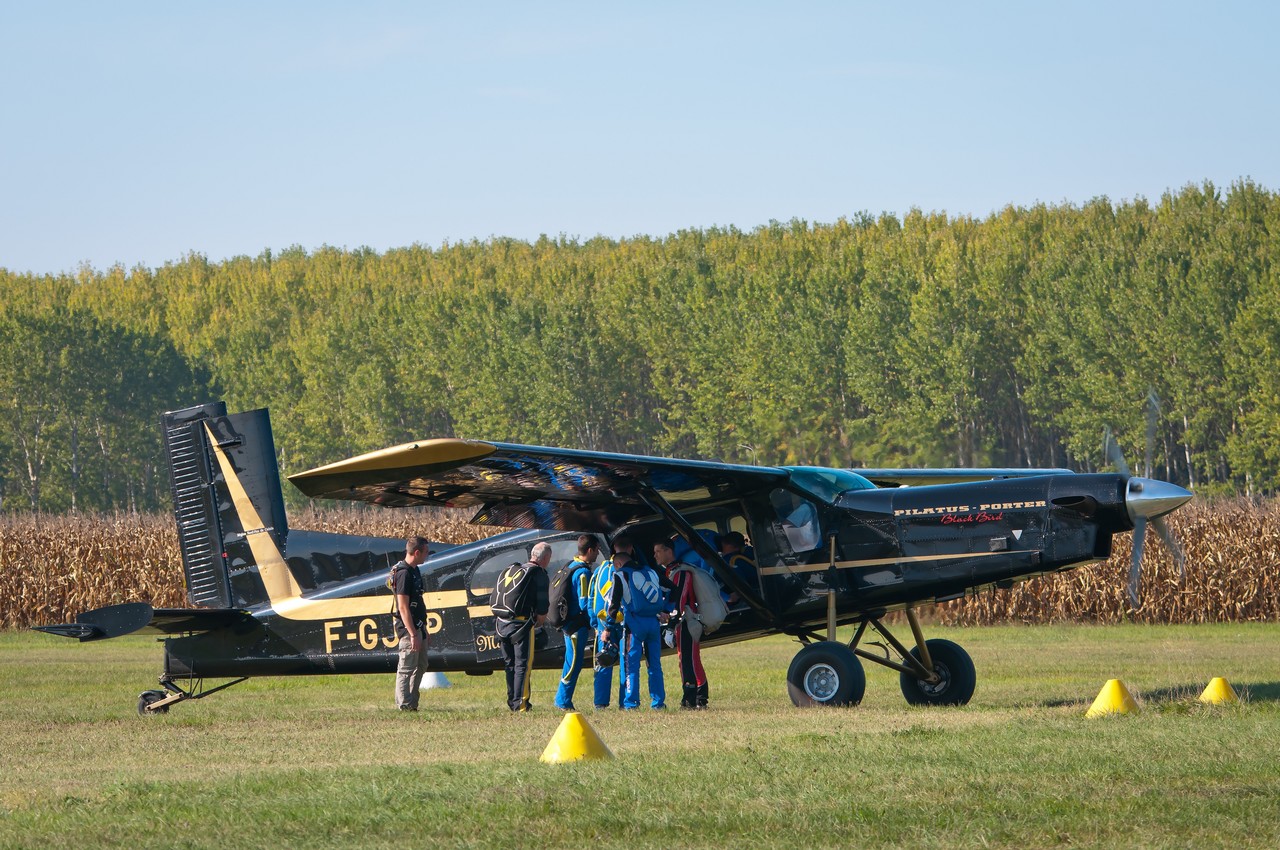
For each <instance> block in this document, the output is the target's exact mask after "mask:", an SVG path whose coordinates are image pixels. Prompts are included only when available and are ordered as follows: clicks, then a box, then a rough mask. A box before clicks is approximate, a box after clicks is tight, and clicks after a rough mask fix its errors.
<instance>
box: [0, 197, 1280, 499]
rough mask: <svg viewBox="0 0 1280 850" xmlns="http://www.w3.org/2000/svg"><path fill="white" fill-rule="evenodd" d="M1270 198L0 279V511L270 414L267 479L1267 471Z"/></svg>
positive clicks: (129, 483)
mask: <svg viewBox="0 0 1280 850" xmlns="http://www.w3.org/2000/svg"><path fill="white" fill-rule="evenodd" d="M1277 260H1280V196H1277V194H1276V193H1275V192H1272V191H1269V190H1267V189H1265V188H1262V187H1259V186H1257V185H1255V184H1253V183H1252V182H1250V181H1240V182H1237V183H1235V184H1232V185H1231V187H1230V188H1229V189H1228V190H1227V191H1225V192H1223V191H1221V190H1219V189H1218V188H1216V187H1215V186H1213V185H1212V184H1209V183H1205V184H1203V185H1199V186H1187V187H1185V188H1184V189H1182V190H1181V191H1179V192H1176V193H1175V192H1170V193H1166V194H1165V195H1164V196H1163V197H1162V198H1161V199H1160V200H1159V201H1158V202H1156V203H1151V202H1148V201H1146V200H1143V199H1138V200H1134V201H1126V202H1122V203H1115V202H1112V201H1110V200H1108V199H1106V198H1098V199H1095V200H1093V201H1090V202H1088V203H1086V204H1083V205H1081V206H1075V205H1070V204H1063V205H1043V204H1040V205H1035V206H1032V207H1025V208H1024V207H1013V206H1010V207H1007V208H1005V209H1004V210H1002V211H1000V212H998V213H995V214H993V215H990V216H988V217H987V218H985V219H976V218H970V217H964V216H959V217H950V216H947V215H945V214H942V213H924V212H921V211H919V210H912V211H911V212H909V213H907V214H906V215H904V216H901V217H898V216H894V215H888V214H885V215H880V216H872V215H869V214H859V215H855V216H851V217H849V218H845V219H841V220H839V221H837V222H835V223H831V224H811V223H808V222H805V221H800V220H793V221H789V222H772V223H770V224H769V225H767V226H762V227H758V228H756V229H754V230H751V231H742V230H738V229H736V228H710V229H705V230H702V229H691V230H683V231H680V232H677V233H674V234H670V235H668V236H665V237H660V238H659V237H648V236H638V237H634V238H629V239H622V240H613V239H606V238H594V239H587V240H578V239H569V238H565V237H560V238H547V237H543V238H540V239H538V240H537V241H535V242H532V243H530V242H526V241H520V240H514V239H503V238H493V239H489V240H487V241H483V242H479V241H472V242H464V243H458V244H445V245H442V246H440V247H427V246H422V245H413V246H410V247H406V248H398V249H392V250H388V251H386V252H384V253H379V252H376V251H373V250H371V249H367V248H360V249H356V250H346V249H337V248H330V247H323V248H320V249H317V250H315V251H311V252H308V251H306V250H304V249H301V248H291V249H289V250H285V251H281V252H272V251H264V252H263V253H262V254H260V255H258V256H257V257H235V258H232V259H229V260H225V261H222V262H210V261H209V260H208V259H207V258H205V257H204V256H201V255H199V254H195V253H193V254H190V255H188V256H186V257H184V258H182V259H180V260H177V261H173V262H170V263H166V264H165V265H164V266H163V267H161V268H156V269H151V268H146V267H142V266H139V267H135V268H133V269H128V270H126V269H125V268H123V267H118V266H117V267H113V268H110V269H106V270H96V269H92V268H88V267H84V268H81V269H80V270H79V271H78V272H77V273H75V274H61V275H31V274H17V273H13V272H9V271H6V270H4V269H0V506H2V507H3V509H5V510H24V509H33V508H34V509H39V510H44V511H61V510H66V509H71V508H78V509H95V510H101V509H119V508H138V509H151V508H156V507H164V506H166V505H167V504H168V496H167V486H168V484H167V479H166V477H165V476H166V473H165V470H164V465H163V461H162V451H161V449H160V442H159V435H158V424H157V423H158V418H159V414H160V413H161V412H162V411H163V410H166V409H176V408H178V407H183V406H187V405H190V404H194V403H198V402H202V401H207V400H210V399H213V398H225V399H226V401H227V403H228V405H229V406H230V407H231V408H232V409H248V408H251V407H258V406H269V407H270V408H271V412H272V419H273V424H274V426H275V431H276V442H277V449H278V451H279V453H280V460H281V467H282V470H283V471H284V472H285V473H286V474H287V473H292V472H296V471H301V470H304V469H307V468H310V467H312V466H315V465H319V464H322V463H328V462H331V461H334V460H337V459H340V458H343V457H347V456H350V455H353V454H358V453H361V452H365V451H369V450H373V449H377V448H382V447H384V446H388V445H392V444H395V443H399V442H404V441H407V440H411V439H416V438H422V437H430V436H450V435H457V436H461V437H469V438H481V439H493V440H504V441H512V442H526V443H537V444H543V445H562V446H573V447H581V448H588V449H597V450H605V451H624V452H633V453H639V454H660V455H675V456H683V457H697V458H709V459H718V460H724V461H732V462H745V463H760V464H814V465H835V466H861V465H867V466H919V465H929V466H952V465H960V466H985V465H996V466H1020V465H1034V466H1068V467H1071V468H1075V469H1079V470H1094V469H1099V468H1103V467H1105V465H1106V464H1105V461H1104V459H1103V456H1102V447H1101V443H1102V432H1103V428H1104V426H1107V425H1109V426H1110V427H1111V428H1112V429H1113V430H1114V431H1115V433H1116V434H1117V436H1118V438H1119V441H1120V443H1121V445H1122V447H1123V449H1124V451H1125V453H1126V455H1127V456H1128V458H1129V461H1130V464H1131V465H1132V466H1135V467H1137V466H1139V465H1140V460H1141V457H1142V455H1143V454H1144V452H1145V443H1146V425H1145V417H1146V402H1145V399H1146V398H1147V396H1148V393H1149V391H1151V390H1154V392H1155V394H1156V396H1157V397H1158V398H1159V400H1160V407H1159V415H1158V421H1157V429H1156V437H1155V441H1154V445H1153V452H1152V457H1153V461H1154V466H1155V469H1154V470H1153V473H1154V474H1156V475H1158V476H1160V477H1163V478H1166V479H1168V480H1173V481H1177V482H1180V483H1184V484H1190V485H1191V486H1193V487H1195V488H1197V489H1198V490H1199V491H1201V492H1206V493H1247V494H1257V493H1268V492H1271V491H1273V490H1274V489H1275V488H1276V485H1277V480H1278V476H1280V382H1277V379H1276V377H1275V376H1276V375H1277V373H1278V372H1280V280H1277V272H1276V269H1277Z"/></svg>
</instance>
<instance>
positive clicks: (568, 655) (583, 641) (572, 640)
mask: <svg viewBox="0 0 1280 850" xmlns="http://www.w3.org/2000/svg"><path fill="white" fill-rule="evenodd" d="M599 554H600V541H599V540H598V539H597V538H596V536H595V535H594V534H583V535H580V536H579V537H578V554H577V555H576V556H575V557H574V559H573V560H572V561H570V562H569V586H568V587H566V588H565V589H564V594H565V599H566V600H568V599H569V598H570V596H572V598H573V601H576V602H577V609H576V610H571V613H570V615H569V619H567V620H566V621H565V623H564V626H563V627H562V628H561V631H562V632H564V669H563V670H561V671H560V687H559V688H557V689H556V708H558V709H560V710H562V711H573V710H574V709H573V693H574V691H575V690H576V689H577V687H578V675H579V674H580V673H581V672H582V664H583V661H584V660H585V659H586V652H587V639H588V638H589V637H590V636H591V622H590V620H589V619H588V618H587V614H586V612H587V610H588V605H589V603H590V585H591V567H592V565H593V564H595V562H596V557H597V556H598V555H599Z"/></svg>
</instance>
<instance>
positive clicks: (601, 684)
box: [586, 558, 627, 708]
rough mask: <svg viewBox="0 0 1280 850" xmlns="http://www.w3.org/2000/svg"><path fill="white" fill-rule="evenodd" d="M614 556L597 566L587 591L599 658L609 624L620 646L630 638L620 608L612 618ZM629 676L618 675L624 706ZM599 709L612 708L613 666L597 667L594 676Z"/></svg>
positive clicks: (620, 699)
mask: <svg viewBox="0 0 1280 850" xmlns="http://www.w3.org/2000/svg"><path fill="white" fill-rule="evenodd" d="M613 574H614V569H613V559H612V558H609V559H608V560H606V561H604V562H603V563H602V564H600V566H598V567H596V569H595V572H593V573H592V574H591V584H590V588H589V590H588V592H587V596H588V598H589V600H590V602H589V604H588V607H587V609H586V610H587V611H588V612H589V613H590V614H591V618H592V625H593V626H595V629H596V650H595V651H596V657H599V654H600V651H601V650H602V649H604V639H603V635H604V630H605V626H607V625H612V626H613V636H614V639H615V640H616V641H617V642H618V645H619V646H625V645H626V639H625V637H624V636H623V634H622V612H621V611H618V612H616V614H615V615H614V617H613V618H612V619H609V615H608V608H609V600H610V598H611V597H612V596H613ZM626 684H627V681H626V677H624V676H619V677H618V705H619V706H621V705H622V697H623V694H624V692H625V688H626ZM594 686H595V695H594V696H595V699H594V704H595V707H596V708H608V707H609V697H610V692H611V691H612V690H613V668H612V667H601V666H599V665H598V664H597V665H596V666H595V676H594Z"/></svg>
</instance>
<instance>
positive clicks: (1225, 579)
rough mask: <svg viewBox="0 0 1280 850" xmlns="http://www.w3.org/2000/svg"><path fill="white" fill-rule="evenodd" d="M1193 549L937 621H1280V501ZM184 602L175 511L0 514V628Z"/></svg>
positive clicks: (1221, 520)
mask: <svg viewBox="0 0 1280 850" xmlns="http://www.w3.org/2000/svg"><path fill="white" fill-rule="evenodd" d="M290 524H291V525H292V526H293V527H296V528H315V529H323V530H325V531H333V532H338V533H345V534H365V535H373V536H378V537H406V536H408V535H411V534H423V535H425V536H426V537H428V538H429V539H431V540H438V541H442V542H446V543H466V542H470V541H473V540H478V539H480V538H482V537H485V536H487V535H488V534H491V533H492V532H493V529H485V528H481V527H477V526H472V525H469V524H467V522H466V521H465V515H463V514H461V513H452V514H451V513H445V512H439V513H430V512H417V511H369V510H359V509H330V510H314V509H313V510H307V511H303V512H301V513H300V514H298V515H296V516H294V517H292V518H291V522H290ZM1169 525H1170V527H1171V528H1172V530H1173V532H1174V534H1175V536H1176V537H1177V538H1178V540H1179V541H1180V542H1181V544H1182V546H1183V548H1184V550H1185V551H1186V556H1187V564H1186V575H1185V577H1184V578H1183V579H1181V580H1180V577H1179V575H1178V570H1177V567H1176V566H1175V565H1174V561H1173V559H1172V558H1171V557H1170V555H1169V553H1168V552H1167V551H1166V550H1165V548H1164V546H1163V544H1162V543H1161V542H1160V541H1159V539H1158V538H1157V537H1156V535H1155V534H1154V533H1149V534H1148V536H1147V541H1146V552H1145V557H1144V562H1143V572H1142V602H1143V604H1142V607H1141V608H1140V609H1139V610H1137V611H1132V610H1130V608H1129V604H1128V600H1127V598H1126V596H1125V585H1126V582H1127V580H1128V572H1129V554H1130V546H1131V545H1132V535H1129V534H1125V535H1120V536H1118V537H1116V538H1115V548H1114V552H1113V554H1112V556H1111V558H1110V559H1109V560H1108V561H1107V562H1106V563H1105V564H1098V565H1096V566H1092V567H1083V568H1080V569H1076V570H1072V571H1070V572H1066V573H1060V574H1056V575H1051V576H1045V577H1043V578H1039V579H1035V580H1032V581H1028V582H1024V583H1021V584H1018V585H1016V586H1014V587H1013V588H1010V589H1008V590H994V591H991V592H988V593H982V594H978V595H976V596H974V597H971V598H968V599H962V600H956V601H953V602H948V603H944V604H941V605H938V606H936V607H935V609H934V611H933V612H931V616H930V617H929V619H930V620H932V621H934V622H940V623H945V624H957V625H960V624H964V625H978V624H987V623H1001V622H1023V623H1047V622H1061V621H1079V622H1100V623H1111V622H1119V621H1122V620H1134V621H1138V622H1149V623H1202V622H1223V621H1242V620H1276V619H1280V502H1273V503H1269V504H1266V505H1263V506H1257V505H1253V504H1250V503H1246V502H1226V503H1218V504H1213V505H1197V504H1191V505H1188V506H1187V507H1185V508H1183V509H1182V510H1180V511H1178V512H1177V513H1175V514H1173V515H1171V516H1170V517H1169ZM139 601H147V602H150V603H151V604H152V605H154V606H156V607H157V608H163V607H183V606H184V605H186V595H185V588H184V587H183V578H182V558H181V556H180V554H179V553H178V540H177V534H176V532H175V530H174V523H173V517H172V516H171V515H169V514H141V515H140V514H114V515H84V514H80V515H61V516H48V515H39V514H36V515H9V516H4V517H0V628H5V629H18V628H27V627H30V626H33V625H44V624H49V623H65V622H71V621H72V620H74V619H75V616H76V614H77V613H80V612H82V611H87V610H89V609H92V608H98V607H101V606H104V605H114V604H118V603H121V602H139Z"/></svg>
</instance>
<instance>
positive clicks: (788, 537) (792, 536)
mask: <svg viewBox="0 0 1280 850" xmlns="http://www.w3.org/2000/svg"><path fill="white" fill-rule="evenodd" d="M780 495H784V496H786V498H787V500H788V502H789V503H790V506H789V507H788V508H787V511H786V515H785V516H784V515H783V512H782V511H781V510H779V507H778V501H777V500H778V497H779V496H780ZM806 496H808V493H807V492H806V491H804V490H800V489H793V488H791V487H775V488H774V489H773V490H772V491H770V493H769V504H770V506H771V508H772V510H773V514H774V523H775V525H776V526H777V528H778V529H779V530H780V531H781V532H782V534H781V537H780V539H781V540H785V541H786V542H787V546H789V547H790V549H791V553H792V554H793V555H804V554H806V553H808V552H813V551H815V550H816V549H818V548H819V547H820V546H821V545H822V515H821V513H820V512H819V510H818V508H817V506H816V505H815V504H814V503H813V501H812V500H811V499H809V498H806ZM797 502H798V504H797ZM801 511H806V513H807V517H808V518H807V521H806V522H804V523H801V524H800V525H796V524H794V520H793V517H796V516H797V515H799V514H800V512H801ZM809 526H812V530H811V531H808V532H805V529H806V528H807V527H809ZM802 535H803V536H802ZM809 542H812V545H808V546H806V545H804V544H805V543H809Z"/></svg>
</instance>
